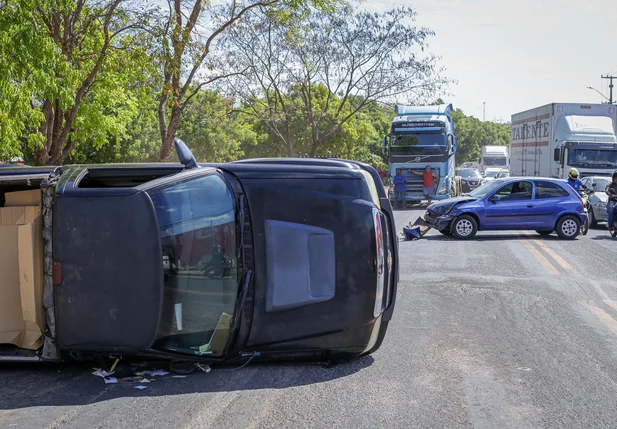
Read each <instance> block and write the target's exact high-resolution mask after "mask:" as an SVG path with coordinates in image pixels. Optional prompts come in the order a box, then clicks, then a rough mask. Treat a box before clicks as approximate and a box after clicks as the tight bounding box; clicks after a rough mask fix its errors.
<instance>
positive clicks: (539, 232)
mask: <svg viewBox="0 0 617 429" xmlns="http://www.w3.org/2000/svg"><path fill="white" fill-rule="evenodd" d="M536 232H537V233H538V234H540V235H542V236H547V235H551V234H552V233H553V230H552V229H543V230H538V231H536Z"/></svg>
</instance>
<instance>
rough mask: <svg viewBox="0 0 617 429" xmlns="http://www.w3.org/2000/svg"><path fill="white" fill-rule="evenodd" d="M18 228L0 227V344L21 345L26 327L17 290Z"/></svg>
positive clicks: (10, 226)
mask: <svg viewBox="0 0 617 429" xmlns="http://www.w3.org/2000/svg"><path fill="white" fill-rule="evenodd" d="M18 228H19V226H17V225H4V226H0V273H2V275H1V276H0V297H2V299H0V344H1V343H8V344H15V345H19V344H21V341H22V337H23V333H24V331H25V327H26V324H25V322H24V320H23V317H22V312H21V293H20V290H19V257H18V252H17V243H18Z"/></svg>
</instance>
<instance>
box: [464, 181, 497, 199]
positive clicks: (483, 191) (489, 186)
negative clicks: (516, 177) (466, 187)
mask: <svg viewBox="0 0 617 429" xmlns="http://www.w3.org/2000/svg"><path fill="white" fill-rule="evenodd" d="M503 182H504V180H499V179H496V180H493V181H492V182H489V183H485V184H484V185H482V186H480V187H479V188H477V189H474V190H473V191H471V192H470V193H469V195H471V196H472V197H477V198H484V197H486V196H487V195H488V194H490V193H491V192H492V191H494V190H495V189H497V188H498V187H500V186H501V185H503Z"/></svg>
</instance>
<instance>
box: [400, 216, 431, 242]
mask: <svg viewBox="0 0 617 429" xmlns="http://www.w3.org/2000/svg"><path fill="white" fill-rule="evenodd" d="M430 229H431V227H430V226H428V225H427V223H426V222H425V221H424V219H422V218H421V217H419V218H418V219H416V221H415V222H414V223H413V224H412V223H411V222H409V224H408V225H407V226H405V227H403V233H402V237H403V239H404V240H419V239H420V238H422V237H424V235H425V234H426V233H427V232H428V231H429V230H430Z"/></svg>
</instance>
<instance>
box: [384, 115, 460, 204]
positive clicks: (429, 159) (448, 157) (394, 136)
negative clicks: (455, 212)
mask: <svg viewBox="0 0 617 429" xmlns="http://www.w3.org/2000/svg"><path fill="white" fill-rule="evenodd" d="M395 109H396V117H395V118H394V119H393V120H392V128H391V130H390V134H389V135H388V136H387V137H386V138H385V139H384V141H383V148H384V153H386V154H387V157H388V166H389V170H390V181H392V178H393V177H394V176H395V175H396V171H397V170H398V169H401V170H402V173H403V175H404V176H405V179H406V184H407V190H406V193H405V201H406V203H419V202H420V201H422V200H423V199H424V195H423V184H422V176H419V175H415V174H413V173H412V172H417V173H421V172H423V171H424V169H425V168H426V166H427V165H428V166H430V167H431V171H432V172H434V173H435V174H437V176H439V179H438V180H437V181H436V182H435V185H434V189H433V194H434V195H433V199H435V200H443V199H446V198H449V197H453V196H456V195H457V194H458V193H459V191H458V187H457V186H456V181H455V166H456V161H455V155H456V137H455V135H454V121H453V119H452V104H442V105H436V106H404V105H396V108H395ZM389 197H390V200H391V201H393V202H394V193H393V187H392V186H391V187H390V195H389Z"/></svg>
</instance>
